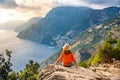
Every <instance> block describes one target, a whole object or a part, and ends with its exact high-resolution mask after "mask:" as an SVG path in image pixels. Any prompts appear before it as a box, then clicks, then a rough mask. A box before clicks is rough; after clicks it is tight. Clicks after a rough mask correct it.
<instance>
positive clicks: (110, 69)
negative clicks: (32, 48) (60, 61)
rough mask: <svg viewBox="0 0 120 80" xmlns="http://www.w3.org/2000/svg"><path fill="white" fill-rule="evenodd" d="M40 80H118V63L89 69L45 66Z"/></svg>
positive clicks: (119, 71) (119, 77)
mask: <svg viewBox="0 0 120 80" xmlns="http://www.w3.org/2000/svg"><path fill="white" fill-rule="evenodd" d="M39 79H40V80H120V61H118V62H116V63H115V62H114V63H113V64H100V65H98V66H96V67H95V66H94V67H90V68H89V69H87V68H83V67H78V68H75V67H63V66H61V65H55V66H54V67H52V66H47V67H46V68H44V69H42V70H41V71H40V74H39Z"/></svg>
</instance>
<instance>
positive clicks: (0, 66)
mask: <svg viewBox="0 0 120 80" xmlns="http://www.w3.org/2000/svg"><path fill="white" fill-rule="evenodd" d="M11 53H12V51H9V50H6V55H4V54H0V80H7V77H8V74H9V72H11V71H12V69H11V66H12V63H11V62H10V61H11Z"/></svg>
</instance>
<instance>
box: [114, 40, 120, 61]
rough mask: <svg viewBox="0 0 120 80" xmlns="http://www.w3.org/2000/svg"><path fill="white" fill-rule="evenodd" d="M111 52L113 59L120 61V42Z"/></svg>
mask: <svg viewBox="0 0 120 80" xmlns="http://www.w3.org/2000/svg"><path fill="white" fill-rule="evenodd" d="M113 50H114V53H113V56H114V58H115V59H117V60H120V40H118V42H117V44H116V45H115V47H114V49H113Z"/></svg>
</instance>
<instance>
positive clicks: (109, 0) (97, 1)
mask: <svg viewBox="0 0 120 80" xmlns="http://www.w3.org/2000/svg"><path fill="white" fill-rule="evenodd" d="M54 2H55V3H56V4H57V5H72V6H88V7H91V8H96V9H101V8H105V7H109V6H120V0H54Z"/></svg>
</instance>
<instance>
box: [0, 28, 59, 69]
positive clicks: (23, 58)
mask: <svg viewBox="0 0 120 80" xmlns="http://www.w3.org/2000/svg"><path fill="white" fill-rule="evenodd" d="M17 34H18V33H16V32H13V31H9V30H2V29H0V53H5V49H8V50H10V51H12V59H11V61H12V64H13V66H12V69H13V70H14V71H20V70H22V69H24V68H25V64H27V63H28V60H31V59H32V60H34V61H38V62H41V61H43V60H44V59H46V58H48V57H49V56H51V55H52V54H54V53H55V52H56V51H57V48H54V47H51V46H48V45H43V44H37V43H34V42H32V41H29V40H23V39H19V38H18V37H16V36H17Z"/></svg>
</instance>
